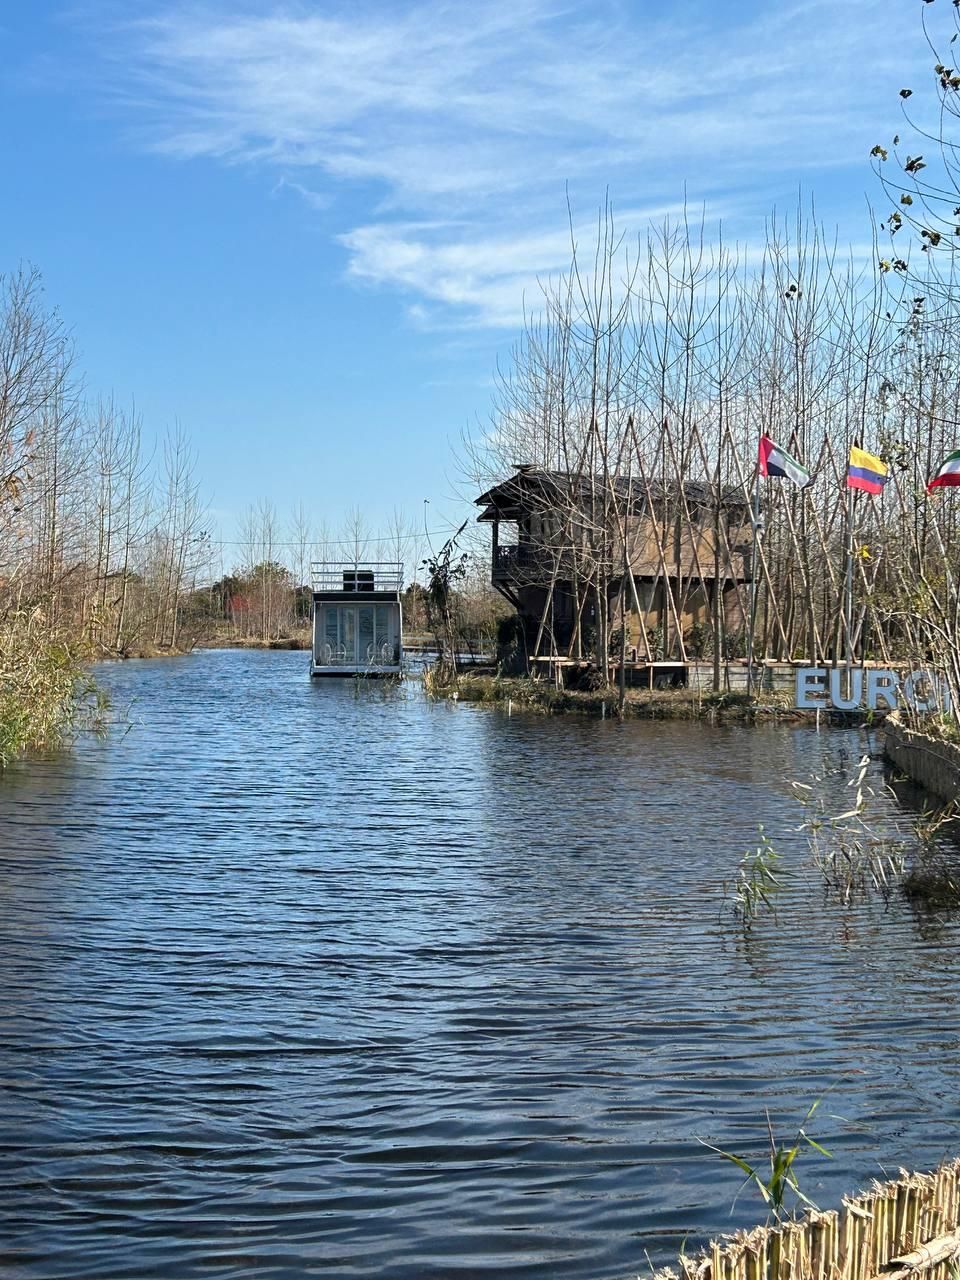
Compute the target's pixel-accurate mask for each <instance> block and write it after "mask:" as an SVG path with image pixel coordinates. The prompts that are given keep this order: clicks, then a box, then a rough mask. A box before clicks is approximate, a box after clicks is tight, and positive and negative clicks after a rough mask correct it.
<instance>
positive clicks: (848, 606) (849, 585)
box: [844, 483, 853, 697]
mask: <svg viewBox="0 0 960 1280" xmlns="http://www.w3.org/2000/svg"><path fill="white" fill-rule="evenodd" d="M844 615H845V617H844V621H845V623H846V631H847V636H846V639H847V644H846V649H847V696H848V697H849V696H850V693H849V689H850V678H851V677H850V672H851V670H852V668H853V489H852V488H851V487H850V485H849V483H848V485H847V581H846V603H845V605H844Z"/></svg>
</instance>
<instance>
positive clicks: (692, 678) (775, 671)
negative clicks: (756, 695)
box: [687, 658, 797, 698]
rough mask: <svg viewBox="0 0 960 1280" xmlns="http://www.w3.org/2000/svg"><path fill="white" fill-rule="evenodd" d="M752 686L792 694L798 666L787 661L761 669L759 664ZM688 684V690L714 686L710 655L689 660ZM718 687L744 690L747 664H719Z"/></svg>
mask: <svg viewBox="0 0 960 1280" xmlns="http://www.w3.org/2000/svg"><path fill="white" fill-rule="evenodd" d="M754 680H755V686H754V687H755V688H757V689H761V688H762V689H764V690H766V691H767V692H770V693H773V692H775V693H786V694H789V695H790V696H791V698H792V697H793V693H794V689H795V688H796V682H797V668H796V667H795V666H793V665H792V664H791V663H789V662H782V663H776V664H773V663H767V664H765V665H764V666H763V667H762V668H761V667H760V666H759V664H758V665H757V666H756V667H755V669H754ZM687 683H688V685H689V687H690V688H691V689H698V688H699V689H702V690H703V691H704V693H707V692H709V691H710V690H711V689H712V688H713V663H712V662H711V661H710V659H709V658H707V659H704V660H702V661H699V662H691V663H689V664H688V666H687ZM720 687H721V689H723V690H729V691H730V692H736V693H746V691H747V667H746V663H741V662H728V663H722V664H721V666H720Z"/></svg>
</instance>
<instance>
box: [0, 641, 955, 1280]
mask: <svg viewBox="0 0 960 1280" xmlns="http://www.w3.org/2000/svg"><path fill="white" fill-rule="evenodd" d="M104 679H105V680H106V682H107V683H108V684H110V686H111V687H112V689H113V691H114V697H115V701H116V703H117V705H124V706H126V705H128V704H129V705H131V708H132V709H131V717H132V719H133V721H134V723H133V727H132V728H131V730H130V732H129V733H127V734H126V736H122V735H120V734H115V735H114V736H113V737H112V738H111V739H110V740H108V741H105V742H96V741H90V742H85V743H83V744H81V746H80V748H79V750H78V751H77V752H76V753H75V754H74V755H73V756H72V757H69V758H64V759H57V760H50V761H45V762H42V763H40V764H34V765H32V766H19V767H17V768H15V769H13V770H11V771H10V772H9V773H8V774H6V775H5V776H4V777H3V778H2V779H0V989H2V991H3V993H4V995H3V1001H2V1004H0V1184H2V1187H3V1190H4V1194H3V1197H2V1199H0V1242H2V1243H0V1271H2V1274H3V1275H4V1276H9V1277H11V1278H12V1280H18V1278H19V1280H59V1278H60V1277H63V1278H64V1280H66V1278H68V1277H69V1278H71V1280H72V1278H75V1277H96V1280H108V1278H110V1277H138V1278H142V1277H158V1278H159V1277H169V1276H172V1275H176V1276H177V1277H178V1278H183V1277H193V1276H198V1277H199V1276H205V1277H206V1276H210V1277H217V1278H218V1280H229V1278H233V1277H245V1278H249V1277H261V1276H262V1277H278V1278H283V1280H296V1278H299V1277H305V1276H314V1275H321V1274H322V1275H325V1276H338V1277H340V1276H342V1277H345V1278H346V1277H361V1276H362V1277H383V1278H386V1277H390V1280H441V1278H443V1280H471V1278H472V1277H481V1276H483V1277H488V1276H491V1275H497V1276H504V1277H512V1276H516V1277H525V1276H530V1277H552V1276H558V1277H577V1278H583V1280H587V1278H588V1277H589V1278H590V1280H602V1278H603V1277H610V1278H611V1280H612V1278H613V1277H626V1276H628V1275H633V1274H636V1273H637V1272H638V1271H643V1270H644V1269H645V1268H646V1265H647V1258H648V1257H649V1258H650V1259H651V1260H652V1261H653V1262H655V1263H660V1262H666V1261H669V1260H670V1259H671V1257H672V1256H673V1255H675V1253H676V1250H677V1248H678V1246H679V1244H680V1242H681V1241H682V1240H683V1239H684V1238H685V1237H689V1238H693V1239H696V1238H703V1237H706V1236H708V1235H710V1234H713V1233H716V1232H718V1231H721V1230H728V1229H730V1227H731V1226H732V1225H736V1224H747V1223H750V1222H752V1221H754V1220H755V1219H757V1218H758V1217H760V1216H762V1213H761V1211H760V1210H759V1208H758V1206H757V1205H755V1204H751V1203H750V1201H749V1199H748V1198H747V1197H746V1196H744V1197H743V1198H742V1199H741V1200H740V1201H739V1202H738V1204H737V1208H736V1211H735V1213H734V1214H733V1215H732V1216H731V1215H730V1212H729V1206H730V1203H731V1201H732V1199H733V1195H734V1193H735V1191H736V1188H737V1185H738V1175H737V1173H736V1171H735V1170H733V1169H730V1170H729V1171H728V1168H727V1166H725V1165H723V1164H722V1163H720V1162H718V1160H717V1159H716V1157H714V1156H712V1155H711V1154H710V1153H709V1152H708V1151H707V1150H706V1149H705V1148H704V1147H703V1146H702V1145H700V1144H699V1143H697V1141H696V1138H697V1137H698V1136H699V1137H703V1138H705V1139H707V1140H709V1141H711V1142H716V1143H717V1144H718V1145H720V1146H723V1147H727V1148H733V1149H736V1150H741V1151H748V1150H755V1149H756V1148H757V1146H758V1143H760V1142H761V1141H762V1125H763V1110H764V1108H769V1109H770V1112H771V1115H772V1116H773V1118H774V1120H775V1122H776V1123H778V1124H783V1125H785V1126H786V1125H788V1124H789V1123H790V1122H796V1121H797V1120H798V1119H799V1117H800V1116H801V1115H802V1114H803V1113H804V1111H805V1110H806V1108H807V1106H808V1105H809V1103H810V1102H811V1101H812V1100H813V1099H814V1098H815V1097H817V1096H819V1095H820V1094H822V1093H823V1092H824V1090H829V1091H830V1092H829V1094H828V1101H827V1102H826V1103H825V1104H824V1108H823V1112H824V1114H823V1116H822V1118H819V1116H818V1121H819V1126H818V1130H817V1133H818V1136H819V1137H821V1138H822V1139H823V1140H824V1141H825V1143H826V1145H827V1146H828V1147H830V1148H831V1150H832V1151H833V1152H834V1159H833V1161H831V1162H826V1161H823V1160H818V1159H816V1158H814V1159H811V1160H809V1161H808V1162H807V1165H806V1170H805V1173H806V1179H805V1186H806V1190H807V1191H808V1193H809V1194H811V1195H812V1196H813V1197H814V1198H816V1199H818V1200H820V1201H821V1202H823V1201H831V1200H836V1199H837V1198H838V1197H839V1194H840V1192H841V1191H842V1190H844V1189H847V1188H849V1187H851V1186H853V1185H855V1184H857V1183H858V1182H860V1181H862V1180H863V1179H865V1178H867V1177H870V1176H872V1175H874V1174H875V1173H878V1172H879V1171H880V1169H881V1167H886V1168H888V1169H892V1168H896V1167H897V1166H898V1165H899V1164H901V1163H906V1164H912V1165H917V1164H929V1163H932V1162H934V1161H936V1160H937V1159H938V1158H940V1157H941V1156H942V1155H944V1154H946V1153H947V1152H955V1151H956V1149H957V1147H958V1145H960V1142H958V1133H957V1119H958V1113H960V1102H958V1098H960V1092H958V1087H957V1086H958V1075H960V1071H958V1052H957V1051H958V1039H960V1019H958V1017H957V978H958V973H960V953H958V938H960V934H958V927H957V922H956V921H954V920H949V919H948V920H936V919H929V918H924V917H922V916H918V915H916V914H915V913H914V912H913V911H911V909H910V908H908V907H907V906H906V905H905V904H904V903H902V902H901V901H899V900H898V899H894V900H893V901H892V902H891V903H890V904H889V906H885V905H884V904H883V903H882V902H880V901H868V902H862V903H859V904H855V905H854V906H851V907H849V908H841V907H838V906H836V905H834V904H830V903H825V902H824V900H823V894H822V889H821V887H820V886H819V885H818V883H817V881H816V877H815V876H813V875H811V874H810V872H809V866H808V859H807V857H806V851H805V847H804V844H803V840H802V838H801V836H800V835H799V834H798V833H797V831H796V827H797V824H798V821H799V815H798V813H797V811H796V808H795V806H794V804H793V802H792V800H791V799H790V797H789V794H788V789H787V786H786V779H789V778H802V777H804V776H807V775H808V774H809V773H810V772H811V771H812V770H813V769H814V768H815V767H816V766H817V765H818V764H819V763H820V761H821V760H822V759H823V755H824V752H825V751H829V752H831V753H834V754H837V753H839V754H840V755H841V756H842V755H843V754H846V756H847V757H848V758H849V759H855V758H856V757H857V756H858V755H859V753H860V751H861V749H862V745H863V744H862V741H861V740H860V739H859V737H858V736H857V734H856V733H853V732H850V733H835V734H829V735H828V734H824V735H821V736H818V735H816V734H815V733H813V732H812V731H810V730H808V729H806V728H782V729H772V730H759V731H754V732H749V731H745V730H741V729H711V728H708V727H704V726H694V725H687V724H677V725H671V724H635V723H633V724H626V725H620V724H617V723H615V722H605V723H600V722H593V721H582V722H581V721H579V720H570V719H546V718H537V717H524V716H520V715H515V716H513V717H509V718H508V717H505V716H503V715H501V714H500V713H498V712H496V711H492V710H490V709H487V708H474V707H469V706H453V705H446V704H439V705H438V704H431V703H428V702H426V701H425V700H424V699H423V698H422V697H421V696H420V693H419V690H418V689H417V687H416V686H413V685H411V686H408V687H406V688H404V689H400V690H397V689H391V688H387V687H385V686H380V685H362V686H360V687H359V688H358V687H355V686H354V685H353V684H352V683H346V684H339V683H336V682H321V683H314V684H311V683H310V681H309V679H308V678H307V677H306V675H305V667H304V662H303V655H302V654H297V653H283V652H271V653H246V654H244V653H205V654H199V655H197V656H195V657H194V658H191V659H188V660H183V661H170V662H154V663H129V664H126V665H122V666H113V667H110V668H106V669H105V670H104ZM890 811H891V817H894V816H895V806H894V803H893V801H891V802H890ZM758 822H763V823H764V824H765V825H766V827H767V830H768V831H769V832H770V834H771V835H772V837H773V839H774V842H775V844H776V846H777V848H778V849H779V850H780V851H781V852H782V853H783V854H784V855H785V860H786V864H787V867H788V871H789V872H790V873H791V874H790V875H789V876H788V888H787V889H786V890H785V892H784V895H783V896H784V904H783V909H782V911H781V913H780V919H779V922H778V923H776V924H774V923H772V922H769V921H764V922H761V923H760V924H759V925H758V926H757V927H755V928H754V929H753V930H752V932H751V935H750V936H749V937H748V938H744V937H743V935H742V933H740V932H739V931H738V930H737V929H736V928H734V927H732V926H731V924H730V921H729V919H728V918H725V917H724V916H723V913H722V910H721V904H722V897H723V884H724V881H725V880H730V879H731V878H732V876H733V874H734V871H735V867H736V862H737V860H738V858H739V856H740V854H741V852H742V850H743V849H745V848H746V847H747V846H748V845H749V844H750V843H751V841H753V842H755V838H756V826H757V823H758ZM801 1172H802V1173H803V1172H804V1170H801Z"/></svg>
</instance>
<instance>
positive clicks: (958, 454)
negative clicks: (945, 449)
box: [927, 449, 960, 493]
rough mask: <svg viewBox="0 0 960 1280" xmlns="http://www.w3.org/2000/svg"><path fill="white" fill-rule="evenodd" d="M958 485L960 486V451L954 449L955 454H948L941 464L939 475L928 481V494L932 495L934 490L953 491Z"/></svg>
mask: <svg viewBox="0 0 960 1280" xmlns="http://www.w3.org/2000/svg"><path fill="white" fill-rule="evenodd" d="M957 485H960V449H954V451H953V453H950V454H948V455H947V456H946V458H945V459H944V460H943V462H942V463H941V464H940V469H939V471H938V472H937V474H936V475H935V476H931V478H930V479H929V480H928V481H927V493H932V492H933V490H934V489H947V488H951V489H952V488H954V487H955V486H957Z"/></svg>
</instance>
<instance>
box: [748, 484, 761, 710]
mask: <svg viewBox="0 0 960 1280" xmlns="http://www.w3.org/2000/svg"><path fill="white" fill-rule="evenodd" d="M760 532H761V528H760V467H759V466H758V467H757V478H756V482H755V484H754V492H753V546H752V547H751V549H750V616H749V618H748V619H747V697H748V698H750V697H752V696H753V632H754V627H755V624H756V616H757V559H758V556H757V544H758V543H759V541H760Z"/></svg>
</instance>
